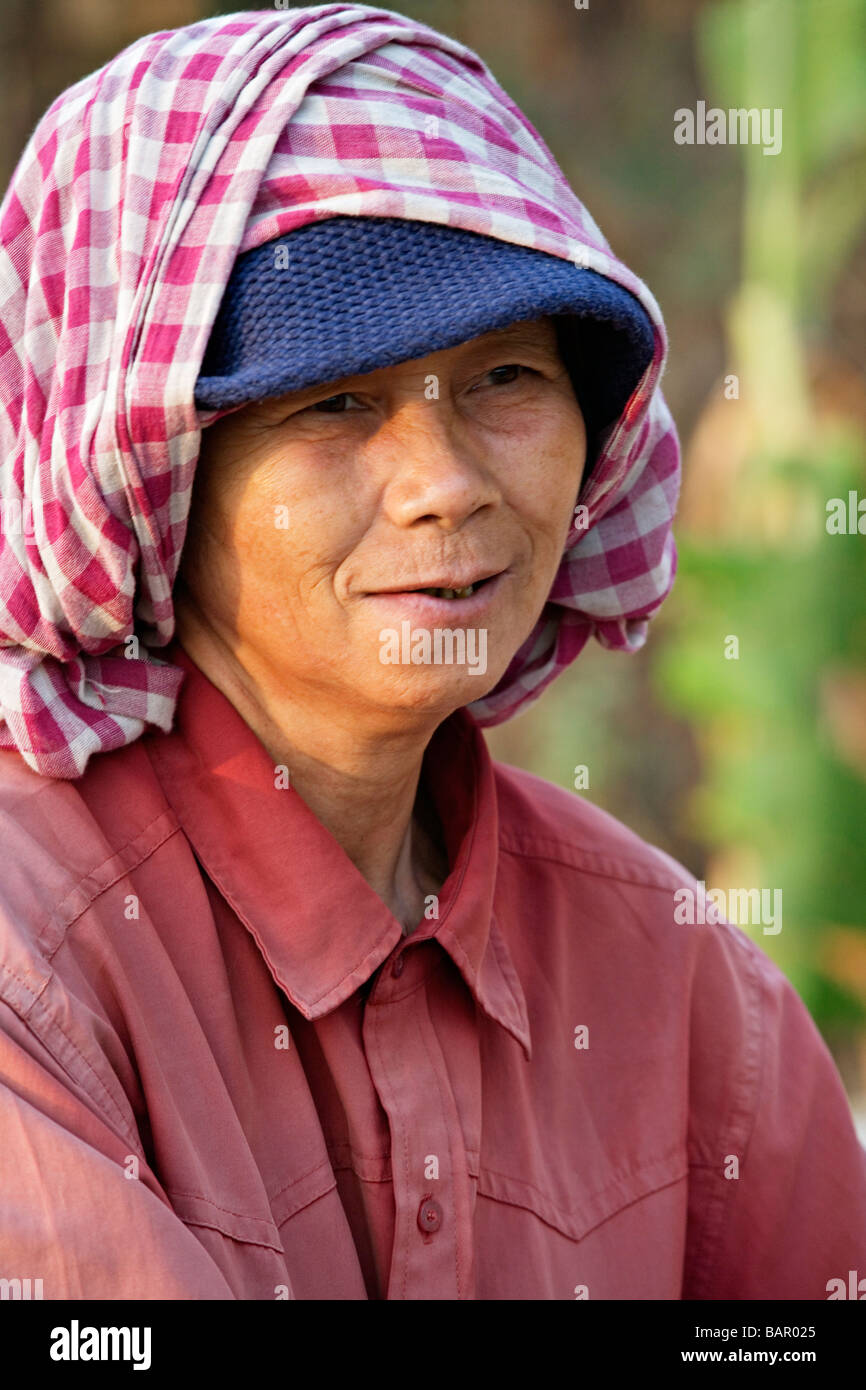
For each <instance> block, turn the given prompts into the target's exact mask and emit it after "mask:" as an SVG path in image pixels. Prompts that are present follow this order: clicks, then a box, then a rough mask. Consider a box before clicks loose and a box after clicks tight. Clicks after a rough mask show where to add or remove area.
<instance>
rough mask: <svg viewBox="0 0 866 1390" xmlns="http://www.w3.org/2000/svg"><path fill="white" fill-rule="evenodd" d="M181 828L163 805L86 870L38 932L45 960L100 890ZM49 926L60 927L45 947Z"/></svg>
mask: <svg viewBox="0 0 866 1390" xmlns="http://www.w3.org/2000/svg"><path fill="white" fill-rule="evenodd" d="M166 820H167V824H166V825H162V824H161V822H163V821H166ZM180 828H181V826H180V822H179V821H178V819H177V816H176V815H175V813H174V811H173V810H172V809H171V807H166V808H164V809H163V810H162V811H160V813H159V815H158V816H155V817H154V819H153V820H152V821H149V822H148V823H147V825H145V826H144V827H143V828H142V829H141V830H139V831H138V833H137V834H136V835H134V836H133V838H132V839H131V840H127V842H126V844H124V845H121V846H120V848H119V849H115V850H114V851H113V853H112V854H110V855H109V856H108V858H107V859H104V860H103V862H102V863H101V864H97V865H95V866H94V867H93V868H92V869H89V870H88V871H87V873H86V874H84V875H83V877H82V878H80V879H79V880H78V881H77V883H75V884H74V885H73V887H72V888H70V890H69V892H68V893H67V895H66V897H65V898H64V899H63V900H62V902H61V903H59V904H58V906H57V907H56V908H55V910H54V912H52V914H51V916H50V917H49V918H48V920H47V921H46V922H45V923H44V924H43V926H42V928H41V930H40V931H39V932H38V933H37V936H36V940H37V942H39V943H40V944H46V950H45V959H46V961H48V962H51V961H52V960H53V958H54V956H55V955H56V953H57V951H59V949H60V947H61V946H62V945H63V942H64V941H65V940H66V935H67V933H68V931H69V929H70V928H71V927H73V926H74V925H75V923H76V922H77V921H78V919H79V917H82V916H83V915H84V913H85V912H87V910H88V909H89V908H90V907H92V906H93V904H94V903H95V902H96V901H97V899H98V898H100V897H101V896H102V894H103V893H106V892H108V890H109V888H113V887H114V885H115V883H117V882H118V881H119V880H120V879H121V878H123V877H124V876H125V875H126V874H128V873H130V872H131V871H132V870H133V869H137V868H138V867H139V865H141V864H143V863H144V862H145V860H146V859H149V858H150V856H151V855H152V854H154V853H155V852H156V850H158V849H159V848H160V846H161V845H164V844H165V842H166V840H170V839H171V837H172V836H173V835H176V834H177V833H178V831H179V830H180ZM130 851H131V852H130ZM50 927H58V928H60V935H59V937H58V939H57V941H56V942H54V944H53V945H52V946H50V947H47V943H43V938H44V936H45V935H46V934H47V932H48V930H49V928H50Z"/></svg>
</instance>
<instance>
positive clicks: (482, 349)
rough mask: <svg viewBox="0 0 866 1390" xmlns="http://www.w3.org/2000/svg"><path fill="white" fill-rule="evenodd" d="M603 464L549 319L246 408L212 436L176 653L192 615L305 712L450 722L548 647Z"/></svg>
mask: <svg viewBox="0 0 866 1390" xmlns="http://www.w3.org/2000/svg"><path fill="white" fill-rule="evenodd" d="M585 456H586V433H585V429H584V423H583V417H582V415H581V412H580V409H579V407H578V404H577V401H576V399H575V395H574V391H573V389H572V385H571V381H570V379H569V376H568V373H567V371H566V368H565V366H564V364H563V362H562V360H561V358H560V356H559V352H558V348H557V341H556V333H555V329H554V325H553V322H552V320H551V319H550V318H543V319H538V320H535V321H533V322H521V323H515V324H512V325H511V326H510V327H508V328H506V329H498V330H495V331H493V332H490V333H486V334H484V335H483V336H481V337H478V338H474V339H472V340H470V341H468V342H465V343H462V344H460V345H459V346H457V347H454V348H448V349H444V350H442V351H439V352H433V353H430V354H429V356H427V357H423V358H416V359H413V360H412V361H409V362H403V363H400V364H398V365H397V366H393V367H387V368H382V369H379V370H377V371H374V372H368V373H365V374H364V375H360V376H355V377H351V378H349V377H347V378H344V379H342V380H339V381H334V382H330V383H328V384H327V385H324V386H321V385H320V386H316V387H312V388H308V389H305V390H302V391H297V392H292V393H291V394H288V395H285V396H283V397H281V398H279V399H277V400H270V401H261V402H255V403H253V404H251V405H248V406H245V407H244V408H243V409H242V410H239V411H236V412H234V413H233V414H231V415H227V416H224V417H223V418H222V419H220V420H218V421H217V422H216V423H215V424H214V425H212V426H210V427H209V428H207V429H206V430H204V431H203V434H202V447H201V455H200V459H199V462H198V465H197V472H196V480H195V490H194V495H193V500H192V507H191V511H190V525H189V531H188V535H187V539H186V544H185V547H184V551H183V557H182V566H181V574H180V577H179V583H178V586H177V587H176V592H175V598H176V610H177V615H178V636H179V638H180V640H181V642H183V640H184V626H185V617H184V605H185V604H192V605H193V606H194V607H195V608H196V609H197V611H198V614H199V615H200V616H201V617H202V618H203V619H204V620H205V621H206V622H207V623H208V624H209V625H210V627H211V628H212V629H213V630H214V631H215V632H216V633H218V634H219V636H220V637H221V638H222V639H223V641H225V642H226V643H227V644H228V646H229V648H230V649H231V651H232V652H233V654H234V656H235V657H236V658H237V660H238V661H239V662H240V663H241V665H242V666H243V667H245V668H246V669H247V670H249V671H250V672H251V673H252V674H253V675H254V677H255V678H256V679H257V680H259V679H262V678H265V679H267V680H269V681H271V682H277V683H278V687H279V689H280V690H281V691H282V692H284V694H285V695H286V696H287V697H289V698H291V699H300V700H303V701H305V702H307V703H308V704H309V703H310V702H311V701H315V702H316V703H317V705H318V706H319V707H320V708H324V705H323V704H322V702H327V703H328V704H330V705H331V706H332V707H333V709H334V711H335V713H336V717H339V718H341V719H349V718H357V717H359V716H360V715H363V716H364V717H365V718H367V719H368V720H369V719H370V718H371V717H372V718H373V719H374V722H376V723H378V724H379V725H380V726H381V727H382V728H387V727H389V726H390V724H391V723H393V720H394V718H395V716H397V715H399V716H400V718H401V719H402V720H404V721H405V719H406V718H407V716H410V715H411V716H413V717H417V718H418V719H421V720H427V721H429V719H430V717H431V716H434V717H435V719H436V721H437V722H438V720H440V719H441V718H444V717H445V716H446V715H447V714H449V713H451V711H452V710H454V709H456V708H458V707H459V706H461V705H464V704H468V703H469V702H470V701H472V700H476V699H479V698H480V697H481V696H482V695H483V694H485V693H486V692H487V691H489V690H491V689H492V688H493V687H494V686H495V685H496V683H497V682H498V681H499V679H500V677H501V676H502V674H503V672H504V671H505V669H506V667H507V666H508V663H509V661H510V660H511V658H512V656H513V655H514V653H515V652H516V650H517V649H518V647H519V646H520V645H521V643H522V642H523V641H524V639H525V638H526V637H527V636H528V634H529V633H530V631H531V630H532V628H533V626H534V624H535V622H536V620H537V618H538V616H539V614H540V612H541V610H542V607H543V605H544V602H545V600H546V598H547V595H548V593H549V590H550V587H551V584H552V581H553V578H554V575H555V573H556V570H557V568H558V565H559V561H560V558H561V555H562V550H563V545H564V542H565V537H566V534H567V532H568V529H569V526H570V523H571V518H572V514H573V509H574V506H575V503H576V501H577V495H578V490H579V486H580V480H581V476H582V473H583V466H584V460H585ZM470 586H471V587H470ZM424 589H435V590H437V593H423V592H421V591H422V590H424ZM455 590H460V591H464V590H466V591H468V592H465V593H463V592H461V593H460V594H458V596H457V597H449V596H446V595H445V593H443V591H447V593H448V594H453V593H454V591H455ZM437 633H438V634H439V635H438V637H437ZM445 634H448V635H445Z"/></svg>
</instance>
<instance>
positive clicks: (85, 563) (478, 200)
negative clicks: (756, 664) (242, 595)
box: [0, 4, 680, 778]
mask: <svg viewBox="0 0 866 1390" xmlns="http://www.w3.org/2000/svg"><path fill="white" fill-rule="evenodd" d="M338 214H342V215H349V216H366V217H371V216H372V217H376V216H381V217H403V218H411V219H417V220H419V221H427V222H438V223H443V224H446V225H451V226H454V227H459V228H463V229H465V230H467V231H474V232H480V233H483V234H486V235H488V236H491V237H497V238H499V239H501V240H503V241H507V242H512V243H516V244H517V245H520V246H526V247H532V248H535V249H537V250H539V251H546V252H548V253H550V254H552V255H554V256H559V257H562V258H563V259H564V260H566V261H573V262H574V263H575V270H574V273H575V275H579V274H581V270H580V268H579V267H580V266H586V267H588V268H590V269H592V270H595V271H598V272H600V273H601V274H603V275H606V276H608V277H609V278H610V279H611V280H613V281H615V282H617V283H618V284H620V285H622V286H624V287H625V288H626V289H628V290H630V291H631V293H632V294H634V295H636V296H637V297H638V299H639V300H640V302H641V304H642V305H643V306H644V308H645V309H646V311H647V313H648V314H649V316H650V319H651V321H652V323H653V327H654V331H655V355H654V357H653V360H652V362H651V363H650V365H649V367H648V368H647V370H646V371H645V373H644V375H643V377H642V379H641V381H640V382H639V384H638V386H637V389H636V390H635V392H634V394H633V396H632V398H631V400H630V401H629V403H628V405H627V406H626V408H625V411H624V412H623V415H622V416H621V418H620V420H619V421H618V423H617V425H616V426H615V427H614V428H613V429H612V430H611V431H610V433H609V437H608V438H607V439H606V440H605V442H604V446H603V448H602V451H601V454H600V456H599V459H598V461H597V462H596V464H595V466H594V468H593V471H592V474H591V475H590V478H589V480H588V482H587V485H586V489H585V492H584V493H583V494H582V495H581V498H580V502H581V504H582V506H583V507H584V508H585V511H582V510H579V511H578V512H577V515H576V522H575V525H574V526H573V527H572V530H571V531H570V533H569V536H568V538H567V542H566V547H565V552H564V554H563V557H562V562H561V565H560V568H559V571H558V573H557V575H556V579H555V581H554V584H553V588H552V589H551V592H550V596H549V602H548V604H547V605H546V607H545V609H544V612H543V614H542V615H541V617H540V618H539V621H538V623H537V625H536V628H535V630H534V631H533V633H532V634H531V635H530V637H529V638H528V639H527V640H526V642H524V644H523V645H522V647H521V648H520V650H519V651H518V652H517V653H516V655H515V656H514V658H513V660H512V662H511V664H510V665H509V667H508V670H507V671H506V673H505V675H504V676H503V678H502V680H501V681H500V682H499V684H498V685H497V686H496V688H495V689H494V690H493V691H491V692H490V694H488V695H486V696H485V697H484V698H483V699H480V700H477V701H476V702H475V703H474V704H473V705H470V707H469V708H470V710H471V711H472V713H473V714H474V715H475V717H476V718H477V719H478V722H479V723H480V724H482V725H487V724H496V723H499V722H501V721H502V720H505V719H507V718H509V717H510V716H511V715H513V714H515V713H516V712H517V711H518V710H519V709H521V708H522V707H524V706H525V705H526V704H528V703H529V702H531V701H532V700H534V699H535V698H537V696H538V695H539V694H540V693H541V691H542V690H543V689H544V687H545V686H546V685H547V684H548V683H549V682H550V681H551V680H552V679H553V678H554V677H555V676H556V675H557V674H558V672H559V671H561V670H562V669H563V668H564V667H565V666H567V665H568V664H569V663H570V662H571V661H573V660H574V658H575V657H576V656H577V654H578V653H579V652H580V650H581V648H582V647H583V645H584V643H585V642H586V640H587V638H588V637H590V636H594V637H596V638H597V639H598V641H600V642H601V643H602V644H603V645H604V646H606V647H609V648H617V649H620V650H624V651H635V650H637V648H638V647H640V646H642V645H643V642H644V640H645V638H646V632H647V622H648V619H649V617H650V616H651V615H652V614H653V613H654V612H655V610H656V609H657V608H658V607H659V605H660V604H661V602H662V600H663V599H664V597H665V596H666V594H667V593H668V592H669V590H670V587H671V585H672V583H673V577H674V572H675V568H676V550H675V546H674V541H673V536H672V532H671V521H672V517H673V513H674V509H675V506H676V500H677V494H678V489H679V480H680V472H679V446H678V441H677V436H676V432H675V429H674V425H673V422H672V420H671V417H670V414H669V411H668V409H667V406H666V404H665V402H664V399H663V396H662V393H661V391H660V389H659V379H660V377H661V374H662V369H663V366H664V361H665V356H666V352H667V342H666V337H665V331H664V325H663V322H662V318H661V313H660V311H659V308H658V305H657V304H656V302H655V300H654V298H653V296H652V295H651V294H650V292H649V291H648V290H647V288H646V287H645V286H644V285H643V284H642V283H641V281H640V280H639V279H637V278H636V276H634V275H633V274H632V272H631V271H630V270H628V269H627V267H626V266H624V265H623V264H622V263H621V262H620V261H618V260H617V259H616V257H615V256H614V255H613V252H612V251H611V249H610V247H609V246H608V244H607V242H606V241H605V239H604V237H603V236H602V234H601V232H600V231H599V229H598V228H597V227H596V225H595V223H594V222H593V220H592V218H591V217H590V216H589V214H588V213H587V212H586V210H585V209H584V208H583V207H582V205H581V204H580V202H579V201H578V199H577V198H576V196H575V195H574V193H573V192H572V190H571V188H570V187H569V185H568V183H567V182H566V180H565V177H564V175H563V173H562V172H561V170H560V169H559V167H558V165H557V164H556V162H555V160H554V158H553V156H552V154H551V153H550V151H549V150H548V148H547V146H546V144H545V143H544V141H543V140H542V138H541V137H540V135H539V134H538V132H537V131H536V130H535V129H534V128H533V126H532V125H531V124H530V123H529V121H528V120H527V119H526V117H525V116H524V115H523V114H522V113H521V112H520V111H519V110H518V108H517V107H516V106H515V105H514V103H513V102H512V101H511V99H510V98H509V97H508V95H507V94H506V93H505V92H504V91H503V90H502V89H501V87H500V86H499V85H498V83H497V82H496V80H495V79H494V77H493V75H492V73H491V72H490V70H489V69H488V68H487V67H486V66H485V64H484V63H483V62H482V61H481V60H480V59H479V58H478V57H477V55H476V54H474V53H473V52H472V51H471V50H470V49H467V48H466V47H464V46H463V45H462V44H459V43H457V42H456V41H455V40H453V39H450V38H448V37H447V36H445V35H442V34H439V33H437V32H436V31H434V30H432V29H430V28H428V27H427V26H426V25H424V24H421V23H419V22H417V21H415V20H412V19H408V18H406V17H405V16H403V15H400V14H397V13H395V12H393V11H391V10H382V9H376V8H373V7H370V6H366V5H351V4H330V5H319V6H314V7H311V8H308V9H301V10H258V11H243V12H240V13H237V14H233V15H218V16H216V17H214V18H211V19H206V20H203V21H201V22H200V23H196V24H192V25H189V26H187V27H186V28H182V29H176V30H172V31H163V32H160V33H157V34H150V35H147V36H146V37H144V38H142V39H139V40H138V41H137V42H135V43H133V44H132V45H131V46H130V47H129V48H127V49H125V50H124V51H123V52H122V53H120V54H119V55H118V56H117V57H116V58H113V59H112V60H111V61H110V62H109V63H107V64H106V65H105V67H103V68H101V69H100V70H99V71H98V72H95V73H91V74H90V75H89V76H87V77H85V78H83V79H82V80H81V81H80V82H78V83H76V84H75V85H74V86H73V87H70V88H69V89H68V90H67V91H65V92H63V93H62V94H61V95H60V96H59V97H58V98H57V100H56V101H55V102H54V103H53V104H52V105H51V106H50V107H49V109H48V110H47V111H46V113H45V115H44V116H43V117H42V119H41V120H40V121H39V123H38V124H37V126H36V128H35V130H34V131H33V134H32V135H31V137H30V139H29V141H28V143H27V145H26V147H25V150H24V152H23V154H22V156H21V159H20V160H19V163H18V165H17V167H16V169H15V172H14V174H13V177H12V181H11V183H10V185H9V188H8V190H7V192H6V195H5V197H4V199H3V202H2V204H0V511H2V517H0V520H2V527H0V748H7V749H8V748H11V749H18V750H19V752H20V753H21V755H22V757H23V758H24V759H25V761H26V762H27V763H28V764H29V765H30V766H31V767H32V768H34V769H35V770H36V771H37V772H39V773H42V774H43V775H45V776H48V777H67V778H74V777H78V776H80V775H81V773H82V772H83V770H84V768H85V766H86V764H87V761H88V759H89V757H90V756H91V755H92V754H93V753H97V752H100V751H104V750H108V749H111V748H116V747H119V746H121V745H123V744H127V743H131V742H132V741H133V740H134V739H136V738H138V737H139V735H140V734H142V733H143V732H144V731H145V729H146V728H147V727H148V726H156V727H158V728H160V729H163V730H168V729H170V728H171V724H172V718H173V714H174V708H175V702H176V698H177V694H178V691H179V688H180V684H181V681H182V678H183V673H182V672H181V671H180V670H179V668H177V667H175V666H171V665H168V664H167V663H166V662H165V661H163V660H160V659H159V656H158V654H157V653H158V650H159V648H161V647H164V646H165V645H166V644H167V643H168V642H169V641H170V640H171V639H172V636H173V629H174V620H173V607H172V587H173V584H174V579H175V576H176V573H177V569H178V566H179V562H180V552H181V547H182V545H183V540H184V535H185V530H186V522H187V515H188V512H189V505H190V495H191V489H192V483H193V476H194V473H195V466H196V461H197V458H198V452H199V445H200V438H201V430H202V429H203V428H204V427H205V426H207V425H208V424H211V423H212V422H213V421H214V420H215V419H217V418H218V417H219V415H221V414H225V413H227V412H226V411H213V410H212V411H201V410H197V409H196V408H195V405H194V400H193V395H194V389H195V384H196V378H197V376H198V373H199V368H200V365H201V362H202V358H203V355H204V352H205V348H206V345H207V342H208V336H209V333H210V329H211V326H212V324H213V322H214V319H215V317H216V314H217V310H218V308H219V305H220V299H221V297H222V293H223V289H224V287H225V285H226V283H227V281H228V279H229V277H230V275H231V272H232V267H233V265H234V262H235V258H236V257H237V256H238V255H239V254H241V253H242V252H244V251H247V250H250V249H251V248H252V247H256V246H260V245H261V244H262V243H263V242H265V241H269V240H272V239H273V238H275V237H278V236H280V235H283V234H285V233H286V232H289V231H292V230H294V229H295V228H297V227H301V226H304V225H305V224H306V223H308V222H311V221H314V220H316V219H318V218H321V217H323V216H334V215H338ZM575 501H577V499H575Z"/></svg>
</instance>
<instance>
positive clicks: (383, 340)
mask: <svg viewBox="0 0 866 1390" xmlns="http://www.w3.org/2000/svg"><path fill="white" fill-rule="evenodd" d="M280 248H282V250H280ZM546 314H549V315H551V316H553V317H554V323H555V326H556V331H557V339H558V343H559V347H560V352H561V353H562V356H563V361H564V362H565V364H566V366H567V368H568V371H569V374H570V376H571V380H572V384H573V387H574V391H575V395H576V397H577V400H578V404H579V405H580V408H581V411H582V412H583V416H584V419H585V421H586V429H587V436H588V439H589V441H590V449H589V450H588V455H589V457H588V461H587V462H588V465H589V463H590V462H591V457H592V452H593V451H592V444H593V441H595V440H597V437H598V435H599V434H600V433H601V431H603V430H604V429H605V428H606V427H607V426H608V425H610V424H612V423H613V422H614V421H616V420H617V419H618V418H619V416H620V414H621V413H622V410H623V408H624V406H625V404H626V402H627V401H628V399H629V397H630V395H631V393H632V391H633V390H634V388H635V386H636V385H637V383H638V381H639V380H640V378H641V376H642V375H643V373H644V371H645V370H646V368H647V366H648V365H649V363H650V361H651V360H652V356H653V328H652V324H651V322H650V320H649V317H648V315H647V313H646V311H645V310H644V308H643V306H642V305H641V304H640V303H639V301H638V300H637V299H636V298H635V297H634V295H632V294H630V293H629V291H628V290H625V289H623V288H622V287H621V286H620V285H617V284H615V283H614V282H613V281H612V280H608V279H606V278H605V277H604V276H603V275H599V274H598V273H597V272H596V271H593V270H588V269H583V268H580V269H579V268H577V267H576V266H575V265H574V264H573V263H572V262H571V261H566V260H563V259H562V258H561V257H559V256H552V255H548V254H547V253H546V252H544V251H536V250H534V249H532V248H531V247H526V246H517V245H514V244H513V243H511V242H506V241H501V240H499V239H498V238H495V237H489V236H484V235H482V234H480V233H478V232H470V231H465V230H463V229H462V228H456V227H446V226H443V225H441V224H439V223H434V222H419V221H410V220H408V219H406V218H400V217H343V216H339V217H328V218H325V219H323V220H320V221H318V222H311V223H308V224H307V225H306V226H303V227H299V228H297V229H296V230H294V231H293V232H291V233H289V234H287V235H285V236H283V237H280V238H279V239H278V240H275V241H268V242H265V243H264V244H263V245H262V246H257V247H255V248H254V249H253V250H251V251H247V252H244V253H243V254H242V255H240V256H238V258H237V260H236V261H235V265H234V269H233V271H232V274H231V277H230V279H229V281H228V284H227V286H226V289H225V292H224V294H223V298H222V301H221V304H220V308H219V312H218V314H217V318H216V320H215V322H214V325H213V328H212V331H211V335H210V339H209V341H208V345H207V349H206V352H205V356H204V360H203V362H202V366H201V371H200V374H199V378H198V381H197V383H196V388H195V404H196V406H197V407H198V408H199V409H203V410H222V409H225V408H226V407H230V406H236V405H240V404H243V403H246V402H248V401H254V400H266V399H269V398H271V397H275V396H281V395H283V394H284V393H285V392H288V391H297V390H300V389H302V388H303V387H308V386H315V385H317V384H318V383H320V382H323V383H324V382H328V381H334V380H337V379H339V378H341V377H346V376H354V375H356V374H358V373H363V372H371V371H373V370H375V369H376V368H379V367H388V366H393V365H396V364H397V363H398V362H405V361H407V360H408V359H410V358H415V357H424V356H426V355H427V354H428V353H430V352H436V351H438V350H439V349H441V348H448V347H455V346H456V345H457V344H458V343H463V342H466V341H467V340H468V339H470V338H475V337H478V336H479V335H481V334H482V333H487V332H490V330H491V329H494V328H504V327H506V326H507V325H508V324H510V323H514V322H515V321H517V320H525V319H535V318H539V317H541V316H542V315H546Z"/></svg>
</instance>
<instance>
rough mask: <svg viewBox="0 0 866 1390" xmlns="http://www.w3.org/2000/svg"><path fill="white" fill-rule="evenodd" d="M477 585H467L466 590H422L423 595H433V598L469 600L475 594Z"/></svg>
mask: <svg viewBox="0 0 866 1390" xmlns="http://www.w3.org/2000/svg"><path fill="white" fill-rule="evenodd" d="M474 592H475V585H474V584H467V586H466V588H465V589H422V590H421V593H422V594H432V596H433V598H469V597H470V595H472V594H474Z"/></svg>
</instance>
